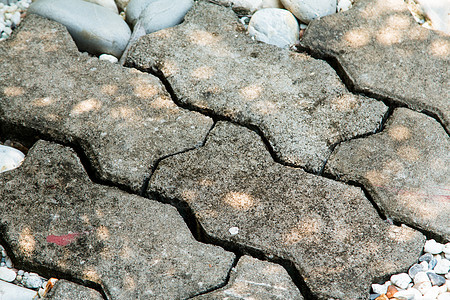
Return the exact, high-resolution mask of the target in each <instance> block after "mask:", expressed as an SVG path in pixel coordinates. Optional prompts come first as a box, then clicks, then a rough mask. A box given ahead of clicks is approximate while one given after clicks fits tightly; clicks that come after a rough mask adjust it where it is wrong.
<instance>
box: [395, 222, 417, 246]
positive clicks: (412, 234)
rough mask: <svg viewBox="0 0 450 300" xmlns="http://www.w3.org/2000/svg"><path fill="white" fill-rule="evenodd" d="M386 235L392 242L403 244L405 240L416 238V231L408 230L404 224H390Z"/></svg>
mask: <svg viewBox="0 0 450 300" xmlns="http://www.w3.org/2000/svg"><path fill="white" fill-rule="evenodd" d="M388 236H389V238H390V239H391V240H392V241H393V242H397V243H399V244H403V243H405V242H408V241H411V240H414V239H416V238H417V231H415V230H408V228H406V227H404V226H395V225H390V226H389V228H388Z"/></svg>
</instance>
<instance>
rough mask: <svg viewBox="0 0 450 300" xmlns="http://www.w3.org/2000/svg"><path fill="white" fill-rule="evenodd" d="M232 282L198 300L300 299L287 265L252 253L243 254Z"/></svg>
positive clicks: (231, 279)
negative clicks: (257, 256) (275, 262)
mask: <svg viewBox="0 0 450 300" xmlns="http://www.w3.org/2000/svg"><path fill="white" fill-rule="evenodd" d="M230 277H231V278H230V281H229V282H228V284H227V285H226V286H225V287H223V288H222V289H219V290H217V291H214V292H211V293H207V294H204V295H201V296H198V297H195V298H194V299H196V300H200V299H202V300H209V299H210V300H213V299H298V300H303V297H302V295H301V294H300V292H299V290H298V289H297V287H296V286H295V285H294V283H293V282H292V279H291V278H290V277H289V275H288V273H287V272H286V270H285V269H283V267H281V266H280V265H277V264H273V263H270V262H266V261H260V260H257V259H255V258H253V257H251V256H243V257H241V258H240V259H239V262H238V264H237V266H236V267H235V268H233V270H232V271H231V276H230Z"/></svg>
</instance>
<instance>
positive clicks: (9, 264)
mask: <svg viewBox="0 0 450 300" xmlns="http://www.w3.org/2000/svg"><path fill="white" fill-rule="evenodd" d="M5 264H6V266H7V267H8V268H10V269H11V268H12V267H13V263H12V260H11V258H9V257H8V256H7V257H6V258H5Z"/></svg>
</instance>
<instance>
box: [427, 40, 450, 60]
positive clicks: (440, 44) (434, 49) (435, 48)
mask: <svg viewBox="0 0 450 300" xmlns="http://www.w3.org/2000/svg"><path fill="white" fill-rule="evenodd" d="M430 52H431V54H432V55H434V56H438V57H441V58H448V56H449V55H450V42H449V41H445V40H440V39H439V40H435V41H433V42H432V43H431V45H430Z"/></svg>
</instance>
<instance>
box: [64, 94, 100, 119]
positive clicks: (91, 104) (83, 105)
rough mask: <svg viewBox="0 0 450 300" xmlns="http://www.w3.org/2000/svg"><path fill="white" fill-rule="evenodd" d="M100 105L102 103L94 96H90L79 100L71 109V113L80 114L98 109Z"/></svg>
mask: <svg viewBox="0 0 450 300" xmlns="http://www.w3.org/2000/svg"><path fill="white" fill-rule="evenodd" d="M101 107H102V103H101V102H100V101H98V100H97V99H95V98H90V99H87V100H84V101H81V102H79V103H78V104H77V105H75V106H74V107H73V109H72V112H71V114H74V115H80V114H83V113H87V112H90V111H93V110H99V109H100V108H101Z"/></svg>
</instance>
